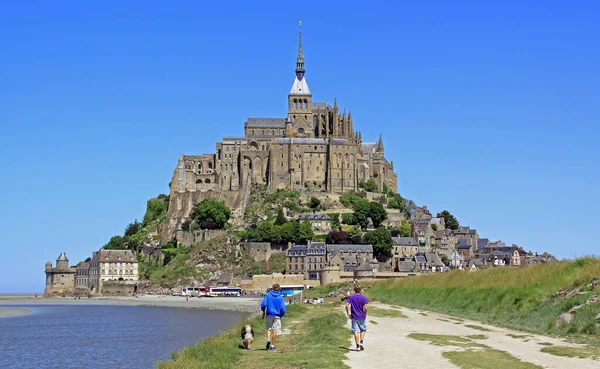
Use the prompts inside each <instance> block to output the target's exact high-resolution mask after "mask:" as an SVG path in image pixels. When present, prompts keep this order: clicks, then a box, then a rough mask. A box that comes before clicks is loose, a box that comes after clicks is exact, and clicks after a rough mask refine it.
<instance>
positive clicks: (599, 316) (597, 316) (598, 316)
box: [596, 314, 600, 324]
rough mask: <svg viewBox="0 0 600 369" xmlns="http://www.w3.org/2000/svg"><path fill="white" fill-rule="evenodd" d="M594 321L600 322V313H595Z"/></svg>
mask: <svg viewBox="0 0 600 369" xmlns="http://www.w3.org/2000/svg"><path fill="white" fill-rule="evenodd" d="M596 322H598V324H600V314H598V315H596Z"/></svg>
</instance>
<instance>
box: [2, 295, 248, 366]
mask: <svg viewBox="0 0 600 369" xmlns="http://www.w3.org/2000/svg"><path fill="white" fill-rule="evenodd" d="M0 307H26V308H29V309H31V310H33V312H32V313H30V314H27V315H21V316H12V317H5V318H0V368H19V369H22V368H64V369H70V368H110V369H116V368H128V369H130V368H154V366H155V364H156V362H158V361H159V360H168V359H170V357H171V356H170V352H171V351H175V350H178V349H180V348H183V347H185V346H188V345H190V344H193V343H196V342H198V341H199V340H201V339H203V338H206V337H210V336H213V335H216V334H218V333H219V332H220V331H221V330H223V329H225V328H228V327H231V326H233V325H235V324H236V323H238V322H240V321H241V320H242V319H243V318H244V314H243V313H238V312H229V311H216V310H199V309H177V308H166V307H148V306H89V305H88V306H66V305H35V306H6V305H5V306H2V305H0Z"/></svg>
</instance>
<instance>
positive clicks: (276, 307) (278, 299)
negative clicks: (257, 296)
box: [260, 283, 285, 350]
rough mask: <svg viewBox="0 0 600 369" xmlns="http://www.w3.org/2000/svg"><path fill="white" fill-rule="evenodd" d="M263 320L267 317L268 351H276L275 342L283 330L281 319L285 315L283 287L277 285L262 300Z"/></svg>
mask: <svg viewBox="0 0 600 369" xmlns="http://www.w3.org/2000/svg"><path fill="white" fill-rule="evenodd" d="M260 310H262V318H263V319H264V318H265V316H266V317H267V321H266V326H267V345H266V347H265V349H266V350H275V340H276V339H277V334H278V333H279V331H280V330H281V318H282V317H283V316H284V315H285V301H283V296H282V295H281V286H279V284H277V283H275V284H274V285H273V289H272V290H271V292H269V293H268V294H267V295H266V296H265V297H264V298H263V300H262V302H261V304H260Z"/></svg>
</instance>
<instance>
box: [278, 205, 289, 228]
mask: <svg viewBox="0 0 600 369" xmlns="http://www.w3.org/2000/svg"><path fill="white" fill-rule="evenodd" d="M285 223H287V219H285V216H284V215H283V208H279V209H278V210H277V218H275V225H282V224H285Z"/></svg>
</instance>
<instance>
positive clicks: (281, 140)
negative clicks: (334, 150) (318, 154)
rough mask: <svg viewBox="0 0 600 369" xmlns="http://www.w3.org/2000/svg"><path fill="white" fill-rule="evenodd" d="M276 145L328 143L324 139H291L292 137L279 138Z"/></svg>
mask: <svg viewBox="0 0 600 369" xmlns="http://www.w3.org/2000/svg"><path fill="white" fill-rule="evenodd" d="M275 143H276V144H289V143H294V144H298V145H302V144H304V145H327V144H328V142H327V140H326V139H324V138H290V137H277V138H275Z"/></svg>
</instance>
